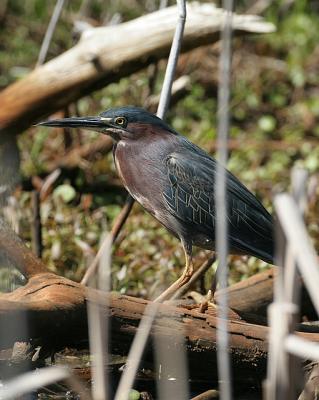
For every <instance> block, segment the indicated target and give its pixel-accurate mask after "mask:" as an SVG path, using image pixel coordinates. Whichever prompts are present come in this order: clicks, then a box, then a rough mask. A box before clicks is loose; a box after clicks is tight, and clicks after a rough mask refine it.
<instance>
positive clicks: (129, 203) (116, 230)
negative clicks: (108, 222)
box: [81, 195, 134, 285]
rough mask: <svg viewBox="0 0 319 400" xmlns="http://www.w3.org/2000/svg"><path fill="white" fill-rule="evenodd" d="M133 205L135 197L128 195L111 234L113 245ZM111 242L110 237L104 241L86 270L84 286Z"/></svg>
mask: <svg viewBox="0 0 319 400" xmlns="http://www.w3.org/2000/svg"><path fill="white" fill-rule="evenodd" d="M133 204H134V199H133V197H132V196H130V195H128V197H127V199H126V203H125V205H124V207H123V208H122V210H121V212H120V214H119V215H118V216H117V218H116V220H115V222H114V224H113V227H112V230H111V233H110V236H111V240H112V244H113V243H114V242H115V241H116V239H117V238H118V235H119V233H120V231H121V229H122V227H123V225H124V223H125V221H126V219H127V217H128V216H129V213H130V211H131V209H132V207H133ZM109 240H110V238H109V236H106V237H105V239H104V242H105V243H104V242H103V243H102V245H101V247H100V249H99V251H98V252H97V254H96V256H95V257H94V260H93V261H92V263H91V264H90V266H89V267H88V269H87V270H86V272H85V274H84V276H83V278H82V280H81V284H82V285H87V284H88V282H89V280H90V279H91V278H92V276H93V275H94V274H95V272H96V269H97V267H98V265H99V260H100V257H101V255H102V253H103V251H104V248H105V246H108V244H109Z"/></svg>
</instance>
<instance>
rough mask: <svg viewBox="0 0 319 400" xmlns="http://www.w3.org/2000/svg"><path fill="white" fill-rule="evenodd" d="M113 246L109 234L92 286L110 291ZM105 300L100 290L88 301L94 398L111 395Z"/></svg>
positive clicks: (101, 250) (102, 249)
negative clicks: (107, 367) (96, 296)
mask: <svg viewBox="0 0 319 400" xmlns="http://www.w3.org/2000/svg"><path fill="white" fill-rule="evenodd" d="M111 248H112V237H111V235H110V234H108V235H107V236H106V238H105V239H104V240H103V244H102V246H101V248H100V250H99V252H100V254H101V256H100V262H99V270H98V272H99V273H98V276H97V279H96V280H95V282H94V281H93V282H92V280H91V283H92V285H91V286H92V287H97V288H98V289H100V290H103V291H104V292H109V291H110V276H111ZM104 300H105V296H104V295H103V292H99V293H98V298H97V299H95V300H94V301H92V300H90V301H89V302H88V323H89V340H90V353H91V355H92V356H93V361H92V381H93V385H92V395H93V399H94V400H105V399H107V398H108V397H109V396H108V387H109V384H108V375H107V373H106V371H105V367H106V365H107V360H108V351H107V350H108V349H107V344H108V318H105V315H104V312H103V308H102V306H101V304H102V303H103V301H104Z"/></svg>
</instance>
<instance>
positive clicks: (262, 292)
mask: <svg viewBox="0 0 319 400" xmlns="http://www.w3.org/2000/svg"><path fill="white" fill-rule="evenodd" d="M275 273H276V269H275V268H270V269H268V270H267V271H264V272H260V273H259V274H256V275H253V276H251V277H250V278H248V279H245V280H243V281H241V282H238V283H235V284H234V285H232V286H230V287H229V288H228V289H227V292H228V296H229V297H228V302H229V307H230V308H231V309H232V310H234V311H236V312H237V313H238V314H240V315H243V316H244V315H245V314H246V313H251V314H255V315H258V316H263V317H265V316H266V315H267V307H268V305H269V304H270V303H271V302H272V300H273V286H274V276H275ZM220 293H221V292H220V291H217V292H216V294H215V300H216V301H217V303H218V299H219V296H220ZM301 315H302V316H306V317H307V318H308V319H309V320H314V319H317V313H316V311H315V309H314V307H313V305H312V302H311V299H310V297H309V295H308V293H307V292H306V290H305V289H304V288H303V290H302V299H301Z"/></svg>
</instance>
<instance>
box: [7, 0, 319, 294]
mask: <svg viewBox="0 0 319 400" xmlns="http://www.w3.org/2000/svg"><path fill="white" fill-rule="evenodd" d="M111 3H113V2H111ZM143 3H146V2H138V1H133V0H131V1H126V2H119V3H118V4H117V5H116V6H115V4H116V3H114V4H113V5H112V6H111V7H108V8H107V9H106V10H104V8H103V7H104V6H103V4H104V2H102V1H98V0H94V1H93V0H92V1H91V2H90V7H89V9H88V10H87V16H88V17H90V18H91V20H90V21H91V22H92V21H94V23H95V24H97V25H98V24H102V23H103V22H105V21H107V20H110V19H111V17H112V15H113V14H114V13H115V12H119V13H120V15H121V16H122V19H123V20H127V19H130V18H133V17H136V16H137V15H140V14H142V13H143V12H144V13H145V12H148V11H149V10H146V9H145V6H144V4H143ZM148 3H149V2H148ZM80 4H81V1H80V0H76V1H72V2H68V5H67V8H66V9H65V10H64V13H63V15H62V17H61V19H60V21H59V24H58V27H57V30H56V32H55V35H54V38H53V41H52V44H51V47H50V51H49V55H48V59H50V58H53V57H55V56H57V55H58V54H60V53H61V52H63V51H65V50H66V49H68V48H69V47H70V46H72V44H73V43H74V40H73V39H72V35H71V34H70V32H71V31H72V24H73V20H74V18H77V17H76V14H77V12H78V11H79V7H80ZM53 5H54V2H46V1H43V0H30V1H22V0H11V1H9V2H8V7H7V10H6V14H5V17H4V18H3V21H2V23H1V24H0V43H1V57H0V87H1V88H4V87H5V86H6V85H8V84H10V83H12V82H13V81H15V80H16V79H17V78H19V77H21V76H22V75H24V74H25V73H27V72H28V71H30V70H32V68H33V67H34V65H35V63H36V60H37V56H38V52H39V49H40V45H41V41H42V38H43V36H44V32H45V29H46V27H47V24H48V21H49V18H50V15H51V13H52V7H53ZM248 5H249V4H248V2H246V1H241V2H240V4H239V7H240V9H239V10H238V12H240V11H242V12H243V11H244V10H245V9H246V8H247V7H248ZM316 7H317V6H316V3H315V2H308V1H306V0H298V1H295V2H287V1H280V0H276V1H273V2H271V4H270V6H269V7H268V8H267V9H266V10H264V12H263V16H264V17H265V18H266V19H267V20H270V21H272V22H274V23H275V24H276V26H277V28H278V30H277V32H276V33H273V34H268V35H251V36H242V37H240V38H236V39H235V40H234V56H233V86H232V103H231V111H232V126H231V151H230V160H229V168H230V169H231V171H232V172H233V173H234V174H235V175H237V176H238V177H239V178H240V179H241V180H242V181H243V182H244V183H245V184H246V185H247V186H248V187H249V188H250V189H251V190H252V191H254V192H255V193H257V195H258V196H259V197H260V198H261V199H262V201H263V203H264V204H265V206H266V207H268V209H269V210H272V205H271V204H272V196H273V194H274V193H276V192H278V191H282V190H286V189H289V180H290V172H291V168H292V166H293V165H299V166H303V167H305V168H307V170H309V172H310V173H311V174H312V175H313V176H316V174H318V171H319V146H318V136H319V124H318V121H319V45H318V43H319V29H318V28H319V14H318V9H316ZM154 8H156V3H155V2H154ZM217 62H218V49H217V47H216V46H209V47H204V48H200V49H197V50H195V51H193V52H192V53H189V54H187V55H183V57H182V62H181V66H180V68H179V71H178V73H179V75H182V74H188V75H189V76H190V78H191V90H190V92H189V93H188V94H187V95H186V97H184V98H183V99H181V100H180V101H179V102H178V103H177V104H176V105H174V106H173V107H172V108H171V110H170V111H169V114H168V121H169V122H170V123H171V124H172V125H173V126H174V128H175V129H177V130H178V131H180V132H181V133H183V134H185V135H186V136H188V137H189V138H190V139H191V140H192V141H194V142H196V143H197V144H199V145H200V146H201V147H203V148H205V149H206V150H208V151H210V152H211V153H214V150H215V148H214V139H215V137H216V125H217V121H216V108H217V100H216V98H217V72H218V64H217ZM164 69H165V62H163V61H162V62H160V63H159V73H158V76H157V79H156V85H155V92H156V93H159V91H160V88H161V82H162V77H163V72H164ZM150 75H151V72H150V69H147V70H144V71H141V72H139V73H136V74H134V75H131V76H129V77H127V78H123V79H122V80H121V81H120V82H114V83H113V84H111V85H109V86H108V87H105V88H104V89H102V90H100V91H98V92H95V93H93V94H92V95H91V96H90V97H86V98H82V99H81V100H79V101H78V103H77V105H76V108H77V110H78V111H79V112H80V113H81V114H93V115H94V114H97V113H99V112H100V111H101V110H103V109H106V108H108V107H111V106H118V105H122V104H134V105H140V106H141V105H143V103H144V101H145V100H146V98H147V95H148V93H149V89H148V86H149V79H150ZM69 112H70V113H74V112H75V107H74V106H72V107H70V110H69ZM70 135H71V136H70V137H69V138H68V140H69V142H71V146H76V145H78V144H79V143H87V142H89V141H93V140H94V139H95V138H96V135H95V134H92V133H88V132H72V133H71V134H70ZM68 146H70V145H69V144H66V135H62V134H61V132H60V131H59V132H58V131H52V130H50V131H49V130H47V129H44V128H43V129H39V128H30V129H29V130H28V131H26V132H24V133H23V134H22V135H21V136H20V137H19V147H20V150H21V157H22V165H21V172H22V175H23V180H24V181H25V182H26V181H30V179H31V177H32V176H36V175H40V174H42V173H43V171H44V170H45V166H46V165H47V163H48V162H50V160H53V159H54V158H55V157H57V155H59V156H62V155H63V154H64V153H65V152H66V151H67V150H68V149H67V147H68ZM115 179H117V178H116V173H115V170H114V165H113V162H112V157H111V155H110V154H109V155H106V156H103V157H102V156H99V155H98V156H97V157H95V158H94V159H93V160H89V161H86V162H85V163H82V164H81V167H80V168H79V169H78V170H77V171H75V172H72V174H64V173H63V174H62V175H61V176H60V177H59V179H58V180H57V182H56V183H55V184H54V190H53V191H52V194H51V195H49V196H48V197H47V198H46V199H45V201H44V202H43V203H42V222H43V237H44V246H45V249H44V253H43V258H44V261H45V262H46V263H47V264H48V265H49V266H50V268H51V269H52V270H53V271H55V272H57V273H59V274H63V275H65V276H67V277H69V278H72V279H75V280H80V279H81V277H82V276H83V273H84V271H85V269H86V267H87V265H88V264H89V263H90V260H91V259H92V257H93V254H94V252H95V251H96V250H97V248H98V246H99V242H100V238H101V235H102V232H104V231H105V230H106V229H108V228H110V226H111V225H112V222H113V220H114V218H115V217H116V216H117V215H118V213H119V211H120V209H121V206H122V205H123V203H124V200H125V195H124V194H123V192H122V191H120V190H116V191H114V190H110V189H109V187H110V182H114V180H115ZM313 179H315V178H313ZM16 197H17V199H18V202H19V207H20V208H21V209H22V210H23V213H22V216H21V221H20V223H21V233H22V236H23V237H24V239H26V240H27V241H30V224H31V211H30V193H29V192H27V191H23V190H20V191H17V192H16ZM317 198H318V190H317V189H314V191H313V193H312V197H311V201H310V204H309V210H308V213H307V222H308V226H309V230H310V232H311V235H312V237H313V239H314V241H315V243H316V245H318V244H319V227H318V220H317V218H316V215H318V211H319V208H318V202H317V201H316V200H317ZM120 237H121V244H120V245H116V246H115V247H114V257H113V274H112V279H113V289H114V290H119V291H121V292H122V293H128V294H135V295H138V296H145V297H147V296H151V295H152V294H153V293H154V291H155V289H156V290H159V287H160V286H163V287H166V286H167V285H168V282H170V281H172V280H173V279H175V278H177V277H178V276H179V274H180V271H181V269H182V268H183V265H184V259H183V253H182V250H181V247H180V245H179V242H178V241H177V240H176V239H175V238H172V236H171V235H170V234H169V233H168V232H167V231H166V230H165V229H164V228H162V227H161V226H160V225H159V224H158V223H157V222H156V221H155V220H154V219H153V218H152V217H150V216H149V215H148V214H146V213H145V212H144V211H143V210H142V209H141V207H140V206H139V205H137V204H136V205H135V206H134V210H133V213H132V215H131V216H130V218H129V220H128V221H127V223H126V225H125V227H124V229H123V231H122V233H121V236H120ZM196 254H197V257H196V264H197V265H198V264H200V263H201V262H202V261H203V260H204V259H205V258H206V255H207V253H205V252H204V251H199V250H198V251H197V253H196ZM230 266H231V275H230V280H231V282H234V281H237V280H240V279H243V278H245V277H247V276H249V275H251V274H253V273H255V272H256V271H259V270H261V269H263V268H266V267H267V265H266V264H265V263H264V262H261V261H259V260H255V259H253V258H250V259H248V258H247V257H238V256H231V257H230ZM209 275H210V276H208V277H207V278H206V281H207V282H206V283H207V287H208V286H209V280H210V278H211V275H212V273H210V274H209Z"/></svg>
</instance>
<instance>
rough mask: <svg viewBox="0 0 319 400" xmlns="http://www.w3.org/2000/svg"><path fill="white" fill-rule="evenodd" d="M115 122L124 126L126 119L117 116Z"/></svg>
mask: <svg viewBox="0 0 319 400" xmlns="http://www.w3.org/2000/svg"><path fill="white" fill-rule="evenodd" d="M115 123H116V124H117V125H121V126H124V125H125V124H126V119H125V118H124V117H117V118H116V120H115Z"/></svg>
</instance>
